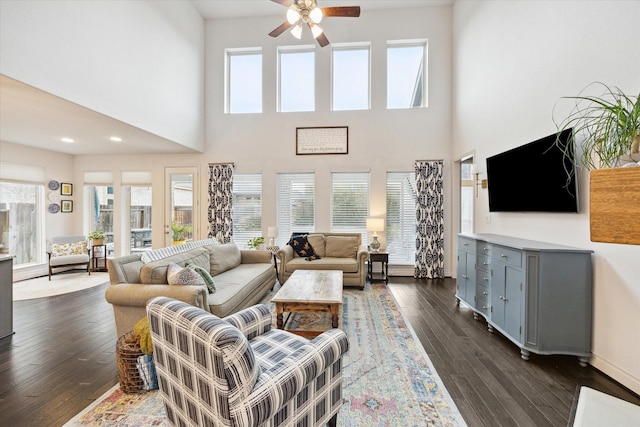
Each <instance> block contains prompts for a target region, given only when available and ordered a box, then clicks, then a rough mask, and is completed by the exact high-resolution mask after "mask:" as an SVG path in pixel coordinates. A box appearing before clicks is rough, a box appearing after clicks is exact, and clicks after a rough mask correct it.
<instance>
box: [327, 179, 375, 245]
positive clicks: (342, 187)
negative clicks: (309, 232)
mask: <svg viewBox="0 0 640 427" xmlns="http://www.w3.org/2000/svg"><path fill="white" fill-rule="evenodd" d="M368 216H369V173H368V172H357V173H348V172H334V173H332V174H331V231H334V232H348V233H361V234H362V241H363V242H366V241H367V217H368Z"/></svg>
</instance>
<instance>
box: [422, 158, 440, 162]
mask: <svg viewBox="0 0 640 427" xmlns="http://www.w3.org/2000/svg"><path fill="white" fill-rule="evenodd" d="M416 162H444V159H422V160H416Z"/></svg>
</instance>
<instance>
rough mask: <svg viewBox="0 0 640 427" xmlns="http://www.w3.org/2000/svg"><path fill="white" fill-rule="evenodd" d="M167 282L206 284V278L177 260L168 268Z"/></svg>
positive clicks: (173, 283) (175, 283)
mask: <svg viewBox="0 0 640 427" xmlns="http://www.w3.org/2000/svg"><path fill="white" fill-rule="evenodd" d="M167 283H169V284H170V285H194V286H206V285H207V284H206V283H205V281H204V279H203V278H202V276H200V275H199V274H198V273H196V272H195V271H193V270H192V269H190V268H182V267H180V266H179V265H178V264H176V263H175V262H172V263H170V264H169V267H168V268H167Z"/></svg>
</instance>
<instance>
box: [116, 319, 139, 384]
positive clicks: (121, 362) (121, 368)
mask: <svg viewBox="0 0 640 427" xmlns="http://www.w3.org/2000/svg"><path fill="white" fill-rule="evenodd" d="M142 355H144V353H143V352H142V350H140V337H139V336H138V335H134V334H133V331H131V332H127V333H126V334H124V335H123V336H121V337H120V338H118V341H117V342H116V361H117V363H118V377H119V380H120V390H122V391H123V392H125V393H129V394H131V393H144V392H145V389H144V382H143V381H142V378H140V373H139V372H138V367H137V366H136V363H137V361H138V357H139V356H142Z"/></svg>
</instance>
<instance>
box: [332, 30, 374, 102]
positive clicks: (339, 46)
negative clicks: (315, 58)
mask: <svg viewBox="0 0 640 427" xmlns="http://www.w3.org/2000/svg"><path fill="white" fill-rule="evenodd" d="M350 50H352V51H355V50H358V51H360V50H366V51H367V101H366V107H364V108H340V109H337V108H336V107H335V84H336V74H335V64H336V61H335V53H336V52H344V51H350ZM370 109H371V42H359V43H336V44H332V46H331V111H362V110H370Z"/></svg>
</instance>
